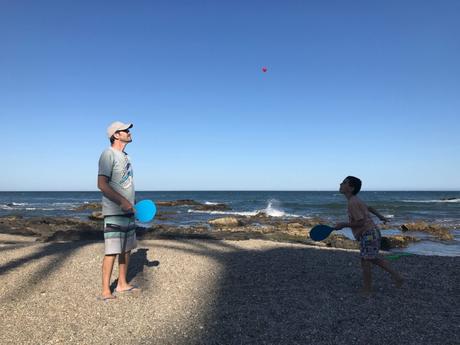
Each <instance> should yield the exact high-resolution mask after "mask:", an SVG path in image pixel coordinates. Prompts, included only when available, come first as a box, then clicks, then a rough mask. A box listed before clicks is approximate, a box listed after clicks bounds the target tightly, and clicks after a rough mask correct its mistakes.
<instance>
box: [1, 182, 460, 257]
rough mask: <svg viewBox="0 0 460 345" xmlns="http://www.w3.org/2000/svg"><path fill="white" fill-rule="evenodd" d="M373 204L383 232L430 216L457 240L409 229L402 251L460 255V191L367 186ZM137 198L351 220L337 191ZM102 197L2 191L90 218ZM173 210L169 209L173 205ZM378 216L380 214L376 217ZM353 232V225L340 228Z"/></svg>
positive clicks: (25, 211)
mask: <svg viewBox="0 0 460 345" xmlns="http://www.w3.org/2000/svg"><path fill="white" fill-rule="evenodd" d="M359 196H360V198H361V199H362V200H364V201H365V202H366V203H367V204H368V205H370V206H372V207H374V208H375V209H377V210H378V211H379V212H380V213H382V214H383V215H384V216H386V217H387V218H389V219H390V224H391V225H392V227H391V229H389V230H384V232H383V234H384V235H385V234H401V232H400V230H399V226H400V225H401V224H404V223H408V222H415V221H424V222H427V223H431V224H439V225H443V226H446V227H448V228H449V229H451V230H452V233H453V235H454V240H452V241H441V240H438V239H436V238H434V237H433V236H431V235H429V234H427V233H418V232H414V233H406V234H408V235H412V236H416V237H418V238H420V241H419V242H416V243H413V244H411V245H410V246H409V247H408V248H405V249H398V250H397V251H398V252H408V253H414V254H420V255H441V256H460V191H362V192H360V193H359ZM136 199H137V200H138V201H139V200H142V199H151V200H153V201H172V200H183V199H191V200H195V201H198V202H200V203H203V204H210V205H212V204H218V203H223V204H226V205H228V206H229V208H230V210H228V211H198V210H194V209H193V208H192V207H190V206H180V207H174V208H171V210H174V214H172V215H170V217H168V218H167V219H166V220H164V221H159V220H154V222H158V223H167V224H171V225H178V226H190V225H195V224H199V223H203V222H207V221H208V220H209V219H212V218H217V217H224V216H231V215H243V216H244V215H245V216H251V215H256V214H257V213H259V212H264V213H266V214H267V215H269V216H271V217H277V218H279V219H285V220H287V221H292V220H295V219H296V218H310V217H320V218H322V219H324V220H325V221H326V222H328V223H330V224H334V223H335V222H338V221H346V220H347V214H346V200H345V198H344V196H343V195H341V194H340V193H338V192H336V191H171V192H165V191H140V192H136ZM100 200H101V193H100V192H96V191H94V192H92V191H91V192H0V216H8V215H21V216H23V217H43V216H47V217H75V218H80V219H87V217H88V215H89V214H90V213H91V211H75V208H76V207H78V206H81V205H84V204H86V203H93V202H98V201H100ZM168 211H169V210H168ZM376 221H378V220H376ZM340 232H341V233H343V234H344V235H346V236H347V237H350V238H352V234H351V231H350V229H344V230H342V231H340Z"/></svg>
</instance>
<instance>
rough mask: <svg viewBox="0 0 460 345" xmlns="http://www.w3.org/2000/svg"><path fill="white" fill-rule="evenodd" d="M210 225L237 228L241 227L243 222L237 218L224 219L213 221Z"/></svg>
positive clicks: (210, 221)
mask: <svg viewBox="0 0 460 345" xmlns="http://www.w3.org/2000/svg"><path fill="white" fill-rule="evenodd" d="M208 223H209V224H211V225H214V226H225V227H236V226H240V225H241V222H240V220H239V219H238V218H236V217H223V218H217V219H211V220H209V221H208Z"/></svg>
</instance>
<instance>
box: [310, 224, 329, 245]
mask: <svg viewBox="0 0 460 345" xmlns="http://www.w3.org/2000/svg"><path fill="white" fill-rule="evenodd" d="M332 231H334V228H333V227H332V226H329V225H324V224H318V225H316V226H314V227H313V228H312V229H311V230H310V238H311V239H312V240H313V241H322V240H324V239H325V238H327V237H328V236H329V235H330V234H331V232H332Z"/></svg>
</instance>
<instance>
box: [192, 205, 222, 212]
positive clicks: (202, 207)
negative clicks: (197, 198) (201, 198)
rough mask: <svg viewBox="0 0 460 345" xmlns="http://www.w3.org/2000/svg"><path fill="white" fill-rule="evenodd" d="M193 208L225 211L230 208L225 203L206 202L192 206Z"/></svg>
mask: <svg viewBox="0 0 460 345" xmlns="http://www.w3.org/2000/svg"><path fill="white" fill-rule="evenodd" d="M193 209H194V210H197V211H227V210H229V209H230V207H228V206H227V205H225V204H213V205H208V204H201V205H197V206H194V207H193Z"/></svg>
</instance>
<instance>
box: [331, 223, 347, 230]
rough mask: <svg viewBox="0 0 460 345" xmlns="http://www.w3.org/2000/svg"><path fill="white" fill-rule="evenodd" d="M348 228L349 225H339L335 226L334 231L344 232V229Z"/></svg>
mask: <svg viewBox="0 0 460 345" xmlns="http://www.w3.org/2000/svg"><path fill="white" fill-rule="evenodd" d="M347 226H348V224H347V223H337V224H335V226H334V230H342V229H343V228H346V227H347Z"/></svg>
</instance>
